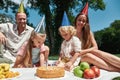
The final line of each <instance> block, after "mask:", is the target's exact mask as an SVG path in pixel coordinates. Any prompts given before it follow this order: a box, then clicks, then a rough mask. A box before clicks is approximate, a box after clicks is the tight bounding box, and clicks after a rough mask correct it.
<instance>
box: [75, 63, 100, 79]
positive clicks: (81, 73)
mask: <svg viewBox="0 0 120 80" xmlns="http://www.w3.org/2000/svg"><path fill="white" fill-rule="evenodd" d="M73 74H74V76H75V77H76V78H79V79H81V80H82V79H83V80H84V79H93V80H94V79H98V78H100V69H99V68H98V67H97V66H90V65H89V64H88V63H87V62H81V63H80V64H79V65H78V66H76V67H75V68H74V69H73Z"/></svg>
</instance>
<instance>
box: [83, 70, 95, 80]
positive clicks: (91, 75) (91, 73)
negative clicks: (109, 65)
mask: <svg viewBox="0 0 120 80" xmlns="http://www.w3.org/2000/svg"><path fill="white" fill-rule="evenodd" d="M83 76H84V78H86V79H93V78H95V73H94V71H93V70H92V69H85V70H84V74H83Z"/></svg>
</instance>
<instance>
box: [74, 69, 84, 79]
mask: <svg viewBox="0 0 120 80" xmlns="http://www.w3.org/2000/svg"><path fill="white" fill-rule="evenodd" d="M73 73H74V75H75V76H77V77H80V78H82V77H83V71H82V70H80V69H78V68H76V69H75V70H74V71H73Z"/></svg>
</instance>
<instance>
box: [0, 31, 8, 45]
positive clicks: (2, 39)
mask: <svg viewBox="0 0 120 80" xmlns="http://www.w3.org/2000/svg"><path fill="white" fill-rule="evenodd" d="M6 40H7V39H6V37H5V36H4V35H3V33H1V32H0V43H2V44H5V43H6Z"/></svg>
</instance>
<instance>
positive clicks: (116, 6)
mask: <svg viewBox="0 0 120 80" xmlns="http://www.w3.org/2000/svg"><path fill="white" fill-rule="evenodd" d="M13 1H15V2H16V3H18V4H19V3H20V1H21V0H13ZM24 1H25V2H24V3H25V6H26V2H27V0H24ZM103 1H104V3H105V4H106V9H105V10H104V11H102V10H97V11H94V10H93V9H90V8H89V11H88V16H89V22H90V26H91V30H92V31H93V32H94V31H98V30H102V29H104V28H107V27H109V26H110V24H111V23H112V22H114V20H120V0H103ZM29 12H30V16H29V22H30V23H33V25H34V26H37V25H38V23H39V22H40V20H41V17H40V16H39V15H38V11H34V10H29ZM0 13H4V12H3V11H0ZM8 14H11V12H9V13H8ZM12 15H13V14H12ZM76 15H77V14H76ZM13 16H14V15H13Z"/></svg>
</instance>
